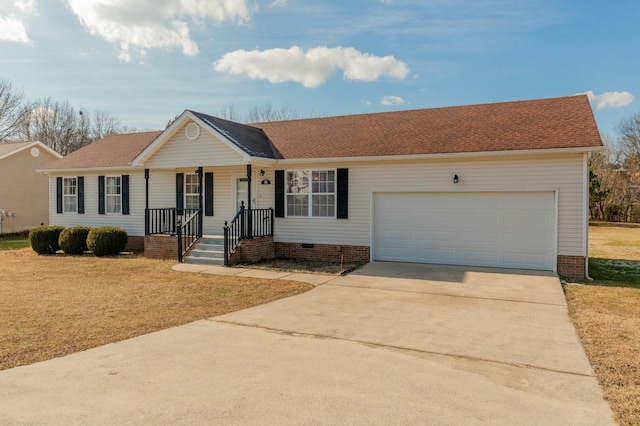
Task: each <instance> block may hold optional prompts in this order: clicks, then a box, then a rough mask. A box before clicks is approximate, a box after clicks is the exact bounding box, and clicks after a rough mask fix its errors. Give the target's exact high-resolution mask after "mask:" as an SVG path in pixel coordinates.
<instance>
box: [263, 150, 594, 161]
mask: <svg viewBox="0 0 640 426" xmlns="http://www.w3.org/2000/svg"><path fill="white" fill-rule="evenodd" d="M604 149H605V148H604V147H588V148H552V149H527V150H518V151H483V152H460V153H442V154H412V155H381V156H368V157H328V158H290V159H289V158H285V159H280V160H271V162H273V163H276V164H280V163H283V164H299V163H330V162H333V163H337V162H364V161H394V160H395V161H404V160H430V159H450V158H469V157H473V158H479V157H504V156H520V155H536V154H539V155H548V154H580V153H588V152H591V151H602V150H604ZM254 158H255V157H254ZM264 160H268V159H264Z"/></svg>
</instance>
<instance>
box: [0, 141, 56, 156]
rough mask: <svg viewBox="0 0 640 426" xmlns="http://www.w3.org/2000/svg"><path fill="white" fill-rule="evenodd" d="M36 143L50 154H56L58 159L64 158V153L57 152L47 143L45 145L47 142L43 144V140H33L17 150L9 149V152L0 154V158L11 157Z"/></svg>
mask: <svg viewBox="0 0 640 426" xmlns="http://www.w3.org/2000/svg"><path fill="white" fill-rule="evenodd" d="M34 145H37V146H38V147H40V148H41V149H44V150H45V151H47V152H48V153H49V154H51V155H53V156H54V157H56V158H57V159H60V158H62V155H60V154H58V153H57V152H55V151H54V150H52V149H51V148H49V147H48V146H46V145H45V144H43V143H42V142H40V141H33V142H30V143H27V144H26V145H25V146H23V147H20V148H17V149H15V150H13V151H9V152H7V153H6V154H4V155H0V160H2V159H4V158H7V157H10V156H12V155H15V154H17V153H19V152H22V151H24V150H25V149H29V148H31V147H33V146H34Z"/></svg>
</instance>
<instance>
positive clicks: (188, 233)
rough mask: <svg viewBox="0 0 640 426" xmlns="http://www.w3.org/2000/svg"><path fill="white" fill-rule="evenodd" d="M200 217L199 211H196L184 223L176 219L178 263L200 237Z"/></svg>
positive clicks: (200, 212)
mask: <svg viewBox="0 0 640 426" xmlns="http://www.w3.org/2000/svg"><path fill="white" fill-rule="evenodd" d="M201 215H202V211H201V210H196V211H195V213H193V214H192V215H191V216H188V217H186V220H185V222H184V223H182V220H181V219H178V223H177V224H176V227H177V230H178V262H179V263H182V259H183V258H184V256H185V255H186V254H187V253H188V252H189V250H190V249H191V247H193V246H194V245H195V243H196V242H197V241H198V240H199V239H200V237H202V221H201V220H200V218H201Z"/></svg>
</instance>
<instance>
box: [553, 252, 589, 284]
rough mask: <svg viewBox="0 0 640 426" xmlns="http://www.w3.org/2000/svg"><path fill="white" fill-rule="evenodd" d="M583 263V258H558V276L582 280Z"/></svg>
mask: <svg viewBox="0 0 640 426" xmlns="http://www.w3.org/2000/svg"><path fill="white" fill-rule="evenodd" d="M584 262H585V258H584V257H583V256H558V275H561V276H563V277H568V278H574V279H579V280H583V279H584V265H585V263H584Z"/></svg>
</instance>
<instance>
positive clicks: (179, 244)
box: [176, 219, 182, 263]
mask: <svg viewBox="0 0 640 426" xmlns="http://www.w3.org/2000/svg"><path fill="white" fill-rule="evenodd" d="M176 225H177V227H178V230H177V231H178V263H182V220H180V219H178V223H177V224H176Z"/></svg>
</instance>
